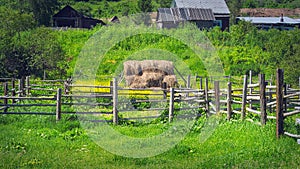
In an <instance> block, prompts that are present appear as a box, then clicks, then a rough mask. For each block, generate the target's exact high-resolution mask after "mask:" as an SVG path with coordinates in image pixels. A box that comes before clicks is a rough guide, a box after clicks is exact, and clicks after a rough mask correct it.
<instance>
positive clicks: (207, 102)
mask: <svg viewBox="0 0 300 169" xmlns="http://www.w3.org/2000/svg"><path fill="white" fill-rule="evenodd" d="M204 93H205V109H206V117H208V116H209V115H210V111H209V95H208V78H205V91H204Z"/></svg>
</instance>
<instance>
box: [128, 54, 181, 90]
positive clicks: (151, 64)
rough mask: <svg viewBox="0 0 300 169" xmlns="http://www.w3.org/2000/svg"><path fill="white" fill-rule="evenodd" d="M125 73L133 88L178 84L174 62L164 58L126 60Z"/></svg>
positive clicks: (129, 84)
mask: <svg viewBox="0 0 300 169" xmlns="http://www.w3.org/2000/svg"><path fill="white" fill-rule="evenodd" d="M124 75H125V80H126V84H127V86H129V87H131V88H151V87H162V86H163V83H164V82H166V84H167V87H174V86H175V85H176V84H177V80H176V76H175V74H174V66H173V62H170V61H164V60H144V61H127V62H124Z"/></svg>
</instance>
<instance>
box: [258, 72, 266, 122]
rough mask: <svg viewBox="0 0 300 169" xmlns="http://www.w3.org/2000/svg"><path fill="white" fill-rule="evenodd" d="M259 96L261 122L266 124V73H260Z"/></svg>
mask: <svg viewBox="0 0 300 169" xmlns="http://www.w3.org/2000/svg"><path fill="white" fill-rule="evenodd" d="M259 96H260V97H259V98H260V113H261V124H262V125H265V124H266V122H267V101H266V81H265V75H264V74H259Z"/></svg>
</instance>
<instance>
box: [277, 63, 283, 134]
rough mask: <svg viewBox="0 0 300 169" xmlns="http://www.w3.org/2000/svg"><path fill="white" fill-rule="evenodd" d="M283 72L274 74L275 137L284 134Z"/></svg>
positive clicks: (278, 70)
mask: <svg viewBox="0 0 300 169" xmlns="http://www.w3.org/2000/svg"><path fill="white" fill-rule="evenodd" d="M283 78H284V76H283V70H282V69H277V73H276V79H277V80H276V136H277V138H279V137H280V136H281V135H283V134H284V129H283V120H284V119H283Z"/></svg>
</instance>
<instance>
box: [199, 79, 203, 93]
mask: <svg viewBox="0 0 300 169" xmlns="http://www.w3.org/2000/svg"><path fill="white" fill-rule="evenodd" d="M199 83H200V90H202V89H203V84H202V77H200V82H199Z"/></svg>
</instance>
